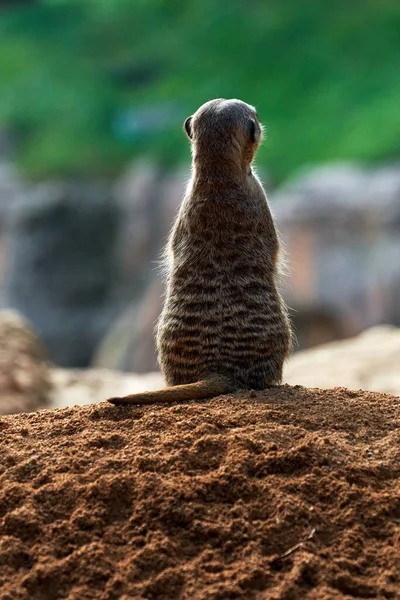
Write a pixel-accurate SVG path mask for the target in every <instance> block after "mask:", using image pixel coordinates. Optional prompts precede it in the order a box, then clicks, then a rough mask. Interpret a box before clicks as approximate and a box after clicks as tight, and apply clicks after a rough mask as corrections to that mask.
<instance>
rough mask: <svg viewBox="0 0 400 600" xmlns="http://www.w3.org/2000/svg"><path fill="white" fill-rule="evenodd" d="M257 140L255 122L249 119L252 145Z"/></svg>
mask: <svg viewBox="0 0 400 600" xmlns="http://www.w3.org/2000/svg"><path fill="white" fill-rule="evenodd" d="M257 138H258V135H257V127H256V122H255V121H254V119H250V139H251V141H252V142H253V144H255V143H256V141H257Z"/></svg>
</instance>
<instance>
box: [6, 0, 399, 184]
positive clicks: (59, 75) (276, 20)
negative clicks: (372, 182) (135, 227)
mask: <svg viewBox="0 0 400 600" xmlns="http://www.w3.org/2000/svg"><path fill="white" fill-rule="evenodd" d="M399 67H400V3H399V2H398V0H380V2H377V1H376V0H362V1H361V0H346V1H344V0H336V1H332V0H326V1H324V2H321V1H320V0H304V1H303V2H299V0H268V1H265V0H264V1H262V0H252V1H250V0H230V1H229V2H226V3H225V2H218V1H216V0H201V1H199V0H186V1H183V0H169V1H168V0H42V1H41V2H40V1H37V2H36V3H32V4H31V5H27V4H26V3H25V5H21V6H20V7H18V6H17V7H14V8H8V9H7V10H6V9H3V10H2V11H1V12H0V86H1V90H2V92H1V94H0V127H3V128H5V127H7V128H11V129H12V130H13V131H15V132H17V135H18V140H19V143H18V156H17V158H18V160H19V162H20V164H21V165H22V167H23V168H24V169H25V170H26V171H27V172H28V173H30V174H31V175H35V176H46V175H48V174H54V173H57V174H75V175H76V174H79V175H92V174H98V173H102V174H110V175H112V174H113V173H115V172H117V171H118V170H119V169H120V168H121V166H122V165H123V164H124V163H125V162H126V161H127V160H129V159H130V158H132V157H133V156H136V155H139V154H143V153H147V154H150V155H153V156H154V157H156V158H157V159H158V160H160V161H162V162H164V163H167V164H169V163H175V162H178V161H181V160H188V158H189V153H188V147H187V142H186V140H185V137H184V135H183V133H182V130H181V122H182V121H183V119H184V118H185V117H186V116H187V115H188V114H190V113H191V112H193V111H194V110H195V109H196V108H197V107H198V106H199V105H200V104H201V103H203V102H205V101H206V100H209V99H210V98H215V97H237V98H241V99H242V100H245V101H247V102H249V103H251V104H254V105H255V106H256V107H257V110H258V113H259V115H260V117H261V119H262V121H263V122H264V123H265V125H266V127H267V140H266V142H265V144H264V147H263V148H262V149H261V151H260V154H259V159H258V163H259V164H262V165H263V166H265V167H266V168H267V169H268V170H269V171H270V173H271V175H272V176H273V177H274V178H275V179H276V180H278V181H279V180H282V179H283V178H285V177H286V176H287V175H288V174H290V173H291V171H292V170H293V169H295V168H297V167H299V166H302V165H305V164H309V163H317V162H325V161H329V160H341V159H359V160H364V161H374V160H380V159H391V158H394V157H396V156H397V157H398V156H399V155H400V110H399V105H400V102H399V99H400V68H399ZM171 105H172V106H173V107H176V111H175V112H173V113H171V114H173V118H170V119H166V121H165V123H164V125H162V126H161V125H160V127H157V128H156V129H151V130H150V129H149V132H146V130H144V131H141V132H140V131H139V132H137V131H136V133H135V134H134V135H133V134H132V135H129V132H127V133H126V135H121V124H120V125H119V128H118V127H116V123H121V122H122V121H121V115H122V116H123V115H124V114H125V113H124V111H125V112H126V111H129V110H132V111H133V114H134V111H135V110H137V111H142V110H143V109H145V108H146V107H153V108H155V109H156V108H157V107H160V109H161V111H162V110H163V107H165V106H167V107H168V106H171ZM138 115H139V116H138V119H139V121H140V115H141V113H140V112H139V113H138Z"/></svg>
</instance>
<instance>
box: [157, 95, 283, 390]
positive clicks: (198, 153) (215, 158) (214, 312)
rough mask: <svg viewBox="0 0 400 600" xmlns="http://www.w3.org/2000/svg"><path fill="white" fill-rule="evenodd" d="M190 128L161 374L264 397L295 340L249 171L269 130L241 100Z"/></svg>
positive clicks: (161, 328)
mask: <svg viewBox="0 0 400 600" xmlns="http://www.w3.org/2000/svg"><path fill="white" fill-rule="evenodd" d="M186 127H187V128H188V134H189V136H190V137H191V139H192V147H193V171H192V178H191V181H190V182H189V185H188V189H187V192H186V195H185V197H184V200H183V202H182V205H181V208H180V211H179V214H178V217H177V220H176V223H175V225H174V227H173V231H172V233H171V238H170V242H169V246H168V255H167V259H168V265H167V294H166V299H165V304H164V309H163V311H162V314H161V317H160V320H159V324H158V331H157V347H158V352H159V361H160V366H161V369H162V372H163V374H164V377H165V380H166V382H167V384H168V385H171V386H173V385H179V384H184V383H191V382H196V381H199V380H202V379H206V378H208V377H210V376H212V375H213V374H219V375H224V376H226V377H228V378H229V379H230V380H231V381H233V382H234V384H235V386H237V387H240V388H254V389H263V388H265V387H267V386H269V385H271V384H276V383H279V382H280V381H281V378H282V366H283V362H284V360H285V358H286V357H287V355H288V353H289V351H290V346H291V335H290V327H289V320H288V316H287V311H286V308H285V305H284V303H283V300H282V298H281V296H280V294H279V291H278V289H277V281H276V280H277V275H278V273H277V269H278V251H279V241H278V236H277V233H276V229H275V226H274V222H273V219H272V216H271V213H270V210H269V207H268V204H267V199H266V196H265V193H264V190H263V188H262V185H261V183H260V181H259V180H258V178H257V176H256V175H255V173H254V172H253V170H252V169H251V167H250V163H251V161H252V160H253V157H254V154H255V152H256V150H257V147H258V145H259V143H260V140H261V137H262V129H261V126H260V125H259V123H258V118H257V115H256V112H255V110H254V108H252V107H250V106H249V105H247V104H245V103H243V102H240V101H239V100H228V101H225V100H213V101H211V102H208V103H207V104H205V105H204V106H202V107H201V108H200V109H199V110H198V111H197V113H196V114H195V115H194V116H193V117H192V118H191V120H190V121H189V122H188V123H187V125H186Z"/></svg>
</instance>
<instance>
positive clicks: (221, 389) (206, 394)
mask: <svg viewBox="0 0 400 600" xmlns="http://www.w3.org/2000/svg"><path fill="white" fill-rule="evenodd" d="M236 387H237V386H235V385H234V384H233V383H232V381H230V380H229V379H228V378H227V377H223V376H219V375H218V376H215V377H210V378H207V379H204V380H202V381H196V383H188V384H186V385H175V386H173V387H169V388H164V389H162V390H156V391H154V392H143V393H141V394H130V395H129V396H122V397H120V398H118V397H117V398H108V400H107V402H111V404H115V405H117V406H118V405H127V404H153V403H157V402H163V403H167V402H179V401H182V400H203V399H205V398H214V397H215V396H220V395H221V394H228V393H229V392H233V391H235V389H236Z"/></svg>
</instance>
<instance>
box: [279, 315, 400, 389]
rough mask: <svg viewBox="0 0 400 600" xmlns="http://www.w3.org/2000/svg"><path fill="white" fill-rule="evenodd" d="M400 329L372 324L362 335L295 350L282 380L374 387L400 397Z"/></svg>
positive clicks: (294, 383) (334, 385)
mask: <svg viewBox="0 0 400 600" xmlns="http://www.w3.org/2000/svg"><path fill="white" fill-rule="evenodd" d="M399 365H400V329H397V328H396V327H391V326H388V325H387V326H384V325H382V326H380V327H373V328H371V329H368V330H367V331H365V332H363V333H362V334H360V335H358V336H356V337H354V338H351V339H348V340H341V341H336V342H332V343H330V344H325V345H323V346H318V347H317V348H312V349H308V350H303V351H302V352H297V353H296V354H294V355H293V356H292V357H291V358H290V360H289V361H288V363H287V365H286V368H285V372H284V381H285V382H287V383H290V384H292V385H296V384H299V385H304V386H307V387H320V388H333V387H336V386H343V387H347V388H350V389H354V390H357V389H363V390H373V391H376V392H385V393H388V394H394V395H397V396H400V368H399Z"/></svg>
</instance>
